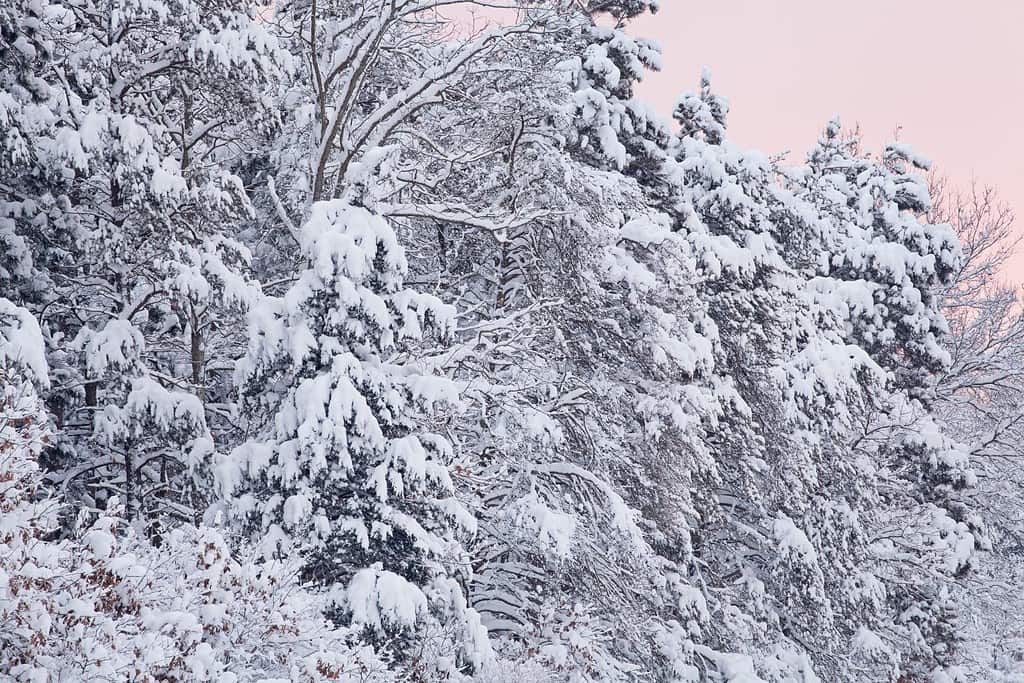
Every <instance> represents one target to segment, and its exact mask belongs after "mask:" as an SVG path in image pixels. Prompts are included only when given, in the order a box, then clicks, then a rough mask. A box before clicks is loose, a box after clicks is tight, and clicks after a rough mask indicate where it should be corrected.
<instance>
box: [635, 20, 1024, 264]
mask: <svg viewBox="0 0 1024 683" xmlns="http://www.w3.org/2000/svg"><path fill="white" fill-rule="evenodd" d="M1022 27H1024V1H1021V0H857V2H852V3H851V2H840V1H839V0H663V1H662V9H661V11H659V12H658V14H656V15H654V16H653V17H647V18H643V19H640V20H638V21H635V22H634V23H633V24H632V26H631V28H630V32H631V33H633V34H634V35H638V36H645V37H649V38H654V39H656V40H657V41H658V42H659V43H660V44H661V47H662V51H663V62H664V64H663V66H664V68H663V70H662V72H661V73H657V74H650V75H648V76H647V77H646V78H645V82H644V84H643V86H642V88H641V91H640V94H641V95H642V96H643V97H645V98H646V99H648V100H649V101H651V102H653V103H654V104H656V105H658V107H659V109H660V110H661V111H662V112H663V113H664V114H666V115H667V114H668V113H669V112H670V111H671V107H672V105H673V103H674V102H675V100H676V98H677V97H678V95H679V94H681V93H682V92H684V91H687V90H691V91H692V90H695V89H696V87H697V83H698V80H699V77H700V69H701V67H703V66H707V67H709V68H710V69H711V74H712V83H713V86H714V88H715V90H716V91H717V92H718V93H719V94H721V95H724V96H725V97H726V98H727V99H728V100H729V103H730V107H731V110H730V113H729V131H730V137H731V138H732V139H733V140H734V141H735V142H737V143H739V144H741V145H744V146H749V147H755V148H757V149H760V150H762V151H764V152H768V153H775V152H781V151H785V150H791V152H792V154H791V155H790V159H793V160H796V161H802V160H803V158H804V155H805V153H806V152H807V150H808V149H809V148H810V146H811V145H812V144H813V143H814V141H815V140H816V139H817V136H818V133H819V131H820V130H821V128H822V127H824V125H825V123H826V122H827V121H828V120H829V118H830V117H831V116H832V115H833V114H839V115H840V117H841V118H842V120H843V123H844V124H846V125H853V124H855V123H860V125H861V129H862V131H863V132H864V134H865V137H866V138H867V141H868V143H870V144H876V145H877V144H880V143H882V142H883V141H887V140H889V139H891V138H892V133H893V131H895V130H896V128H897V126H899V127H901V132H900V139H901V140H902V141H904V142H907V143H910V144H911V145H912V146H913V147H914V149H915V150H917V151H918V152H920V153H923V154H924V155H925V156H928V157H929V158H931V159H932V160H933V161H934V162H935V164H936V166H937V167H938V169H939V170H940V171H942V172H943V173H945V174H946V175H948V176H950V178H951V179H952V180H954V181H955V182H957V183H964V184H966V183H969V182H970V180H971V178H972V177H973V178H976V179H977V180H978V181H979V182H980V183H983V184H991V185H995V186H996V187H997V188H998V189H999V192H1000V194H1001V196H1002V197H1003V198H1004V199H1005V200H1006V201H1007V202H1008V203H1010V204H1011V205H1012V206H1013V208H1014V209H1015V212H1016V214H1017V215H1018V217H1019V220H1018V223H1021V222H1024V39H1022V38H1021V37H1020V31H1021V28H1022ZM1012 271H1013V272H1011V273H1007V276H1008V277H1010V278H1012V279H1014V280H1017V281H1024V255H1022V256H1021V257H1018V259H1017V261H1016V263H1015V265H1014V267H1013V269H1012Z"/></svg>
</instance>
